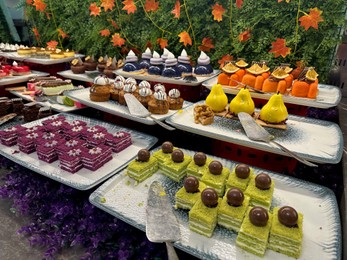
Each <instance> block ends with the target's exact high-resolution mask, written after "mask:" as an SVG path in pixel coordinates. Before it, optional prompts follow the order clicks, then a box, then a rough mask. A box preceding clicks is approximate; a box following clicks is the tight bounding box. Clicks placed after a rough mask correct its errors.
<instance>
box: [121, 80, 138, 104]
mask: <svg viewBox="0 0 347 260" xmlns="http://www.w3.org/2000/svg"><path fill="white" fill-rule="evenodd" d="M135 91H136V85H135V84H134V83H133V82H130V83H125V84H124V88H123V91H120V92H119V97H118V102H119V104H121V105H124V106H125V105H126V104H127V103H126V101H125V98H124V94H125V93H130V94H133V95H134V96H135V97H137V94H136V92H135Z"/></svg>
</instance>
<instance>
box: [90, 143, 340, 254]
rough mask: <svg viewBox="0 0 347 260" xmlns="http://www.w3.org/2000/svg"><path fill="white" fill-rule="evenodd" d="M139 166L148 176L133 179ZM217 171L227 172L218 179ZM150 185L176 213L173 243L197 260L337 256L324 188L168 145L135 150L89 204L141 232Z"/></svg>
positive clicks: (332, 205) (329, 197) (334, 219)
mask: <svg viewBox="0 0 347 260" xmlns="http://www.w3.org/2000/svg"><path fill="white" fill-rule="evenodd" d="M175 151H176V152H175ZM177 151H179V152H177ZM156 155H157V156H156ZM158 155H159V156H158ZM182 156H183V158H184V159H183V161H181V160H182ZM185 157H186V158H190V162H189V163H188V165H187V166H185V169H186V170H185V173H184V174H183V176H182V177H180V178H179V181H177V179H176V180H174V179H175V178H173V175H172V173H177V171H176V169H177V168H176V166H175V164H177V165H182V163H183V162H184V161H185V160H186V158H185ZM158 158H159V159H158ZM178 158H181V160H178ZM177 160H178V161H179V162H175V161H177ZM160 161H162V162H164V164H163V165H164V167H166V168H167V169H166V170H165V168H161V167H160V165H161V164H160ZM165 162H166V163H165ZM177 167H178V166H177ZM188 168H190V169H191V170H192V169H195V170H193V171H196V172H195V174H189V170H188ZM141 169H147V174H146V175H142V176H140V175H138V174H142V173H143V171H142V170H141ZM163 169H164V170H163ZM167 170H169V171H170V173H171V174H168V171H167ZM223 171H224V172H228V174H227V175H226V176H223V174H219V175H218V173H222V172H223ZM232 173H234V174H232ZM197 176H199V178H198V177H197ZM222 179H223V180H224V181H221V180H222ZM155 180H157V181H160V182H161V183H162V184H163V186H164V189H165V194H162V196H168V197H169V199H170V202H171V205H172V207H174V208H176V210H175V214H176V217H177V218H178V220H179V226H180V233H181V239H180V240H179V241H177V242H175V243H174V245H175V246H176V247H177V248H180V249H182V250H184V251H186V252H188V253H191V254H192V255H195V256H197V257H199V258H202V259H230V258H237V259H249V258H252V257H254V254H255V255H258V256H265V257H266V259H287V257H288V256H290V257H295V258H298V259H306V258H312V257H313V258H315V257H317V258H318V257H321V258H330V257H331V258H339V257H341V244H340V243H341V240H340V239H335V238H336V237H341V234H340V228H339V225H340V220H339V214H338V213H337V211H336V209H337V203H336V200H335V197H334V195H333V193H332V192H331V191H330V190H329V189H327V188H324V187H321V186H316V185H314V184H310V183H307V182H304V181H300V180H298V179H292V178H290V177H284V176H281V175H277V174H273V173H271V172H268V171H265V170H262V169H258V168H253V167H250V166H248V165H244V164H238V163H235V162H232V161H228V160H225V159H222V158H218V157H214V156H212V155H206V154H203V153H201V152H198V153H197V152H193V151H189V150H184V149H180V148H177V147H174V146H173V145H172V144H169V143H168V142H165V143H164V144H163V145H162V146H161V147H159V148H157V149H155V150H154V151H151V152H149V151H148V150H139V151H138V157H137V159H136V160H134V161H133V162H132V163H131V164H130V165H129V167H128V168H127V169H126V170H124V171H122V172H121V173H120V174H118V175H116V176H114V177H112V178H111V179H110V180H108V181H107V182H105V183H104V184H103V185H102V186H100V187H99V188H98V189H97V190H96V191H95V192H93V193H92V194H91V196H90V198H89V199H90V202H91V203H92V204H94V205H95V206H97V207H99V208H101V209H103V210H105V211H106V212H109V213H110V214H112V215H113V216H115V217H117V218H120V219H122V220H124V221H125V222H127V223H129V224H131V225H133V226H135V227H137V228H139V229H141V230H145V225H146V194H148V187H149V186H150V184H151V183H152V182H153V181H155ZM213 180H214V181H213ZM219 181H221V183H222V185H223V184H224V187H225V191H224V192H222V193H220V194H218V192H217V191H216V187H217V186H218V187H219V186H220V185H219V184H218V185H217V183H218V182H219ZM228 182H229V184H230V183H239V185H240V186H241V187H243V188H244V190H242V189H241V188H236V187H234V186H232V187H230V188H229V187H228V186H225V184H226V183H228ZM232 185H233V184H232ZM240 186H239V187H240ZM308 204H309V205H311V206H310V207H307V205H308ZM317 215H320V216H322V218H323V219H322V218H319V219H317V218H316V217H315V216H317ZM327 247H328V248H329V250H327Z"/></svg>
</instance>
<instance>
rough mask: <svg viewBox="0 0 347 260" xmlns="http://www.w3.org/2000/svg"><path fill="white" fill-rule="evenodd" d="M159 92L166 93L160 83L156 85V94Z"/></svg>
mask: <svg viewBox="0 0 347 260" xmlns="http://www.w3.org/2000/svg"><path fill="white" fill-rule="evenodd" d="M158 91H163V92H165V91H166V90H165V87H164V85H163V84H160V83H158V84H155V85H154V92H158Z"/></svg>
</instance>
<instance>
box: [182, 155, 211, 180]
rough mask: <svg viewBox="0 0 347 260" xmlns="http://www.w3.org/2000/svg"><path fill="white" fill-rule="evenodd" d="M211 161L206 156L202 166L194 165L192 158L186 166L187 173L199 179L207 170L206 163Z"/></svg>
mask: <svg viewBox="0 0 347 260" xmlns="http://www.w3.org/2000/svg"><path fill="white" fill-rule="evenodd" d="M210 162H212V159H211V158H206V163H205V164H204V165H203V166H199V165H196V164H195V162H194V160H192V161H191V162H190V163H189V165H188V167H187V175H188V176H195V177H196V178H198V180H201V177H202V175H203V174H204V173H206V172H208V165H209V164H210Z"/></svg>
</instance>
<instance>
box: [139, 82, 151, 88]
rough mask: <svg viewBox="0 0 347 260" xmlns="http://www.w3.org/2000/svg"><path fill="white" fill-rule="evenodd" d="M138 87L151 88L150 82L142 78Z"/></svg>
mask: <svg viewBox="0 0 347 260" xmlns="http://www.w3.org/2000/svg"><path fill="white" fill-rule="evenodd" d="M139 88H140V89H141V88H149V89H150V88H151V84H149V82H148V81H147V80H142V81H141V82H140V84H139Z"/></svg>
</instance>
